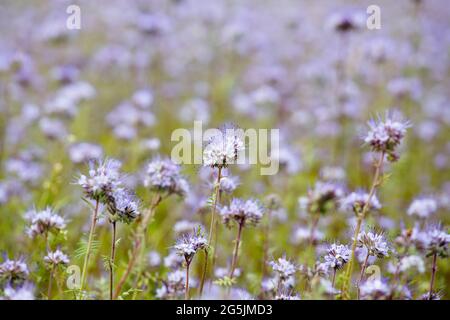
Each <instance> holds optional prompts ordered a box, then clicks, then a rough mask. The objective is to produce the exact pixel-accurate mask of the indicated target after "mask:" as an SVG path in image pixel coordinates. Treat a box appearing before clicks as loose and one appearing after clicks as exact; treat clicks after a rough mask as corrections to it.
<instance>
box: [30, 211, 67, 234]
mask: <svg viewBox="0 0 450 320" xmlns="http://www.w3.org/2000/svg"><path fill="white" fill-rule="evenodd" d="M25 218H26V219H27V220H29V221H30V222H31V225H30V227H29V228H28V229H27V231H26V232H27V234H28V236H30V237H31V238H35V237H36V236H39V235H47V234H48V233H58V232H61V231H63V230H64V229H65V228H66V221H65V220H64V218H63V217H61V216H60V215H58V214H57V213H56V212H55V211H53V209H52V208H50V207H47V208H45V209H44V210H42V211H36V210H34V209H33V210H31V211H28V212H27V213H26V215H25Z"/></svg>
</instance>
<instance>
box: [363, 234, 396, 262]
mask: <svg viewBox="0 0 450 320" xmlns="http://www.w3.org/2000/svg"><path fill="white" fill-rule="evenodd" d="M356 245H357V246H358V248H363V247H364V248H366V249H367V252H368V254H369V255H370V256H375V257H378V258H384V257H387V256H388V255H389V250H390V249H389V246H388V243H387V242H386V240H385V239H384V236H383V234H377V233H375V232H366V231H362V232H361V233H360V234H359V235H358V238H357V244H356Z"/></svg>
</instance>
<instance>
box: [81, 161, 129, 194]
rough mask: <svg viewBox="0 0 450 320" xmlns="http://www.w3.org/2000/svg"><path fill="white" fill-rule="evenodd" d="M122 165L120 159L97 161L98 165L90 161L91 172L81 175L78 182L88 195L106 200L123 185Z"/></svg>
mask: <svg viewBox="0 0 450 320" xmlns="http://www.w3.org/2000/svg"><path fill="white" fill-rule="evenodd" d="M121 166H122V164H121V163H120V161H117V160H114V159H107V160H104V161H97V166H96V167H95V166H94V163H93V162H90V163H89V174H88V175H87V176H86V175H84V174H82V175H80V177H79V179H78V181H77V184H79V185H80V186H81V187H82V188H83V189H84V193H85V195H86V197H88V198H89V199H92V200H96V201H101V202H104V201H106V200H107V199H108V197H110V196H111V194H112V192H113V191H114V190H117V189H118V188H119V187H120V186H121V185H122V181H121V174H120V171H119V170H120V168H121Z"/></svg>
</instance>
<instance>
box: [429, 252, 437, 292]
mask: <svg viewBox="0 0 450 320" xmlns="http://www.w3.org/2000/svg"><path fill="white" fill-rule="evenodd" d="M436 262H437V254H436V253H435V254H434V255H433V267H432V268H431V281H430V292H429V294H428V300H431V299H433V287H434V281H435V278H436V270H437V265H436Z"/></svg>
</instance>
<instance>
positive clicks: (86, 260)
mask: <svg viewBox="0 0 450 320" xmlns="http://www.w3.org/2000/svg"><path fill="white" fill-rule="evenodd" d="M98 207H99V201H98V200H96V202H95V209H94V214H93V215H92V220H91V229H90V231H89V239H88V243H87V249H86V255H85V256H84V263H83V271H82V273H81V285H80V291H83V288H84V284H85V282H86V277H87V267H88V264H89V257H90V255H91V248H92V241H93V240H94V232H95V226H96V224H97V215H98Z"/></svg>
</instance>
